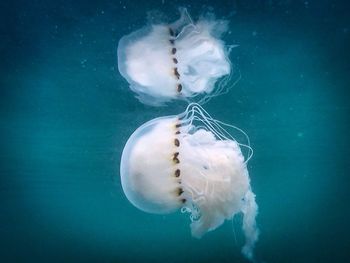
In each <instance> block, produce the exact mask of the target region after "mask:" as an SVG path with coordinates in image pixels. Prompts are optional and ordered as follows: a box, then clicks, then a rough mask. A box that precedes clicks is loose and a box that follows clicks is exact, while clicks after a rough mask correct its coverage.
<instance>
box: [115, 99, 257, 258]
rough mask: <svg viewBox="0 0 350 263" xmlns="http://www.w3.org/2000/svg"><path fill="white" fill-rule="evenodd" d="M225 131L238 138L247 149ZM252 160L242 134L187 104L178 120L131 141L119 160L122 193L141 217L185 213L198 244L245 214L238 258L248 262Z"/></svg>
mask: <svg viewBox="0 0 350 263" xmlns="http://www.w3.org/2000/svg"><path fill="white" fill-rule="evenodd" d="M228 129H231V130H232V131H235V132H239V133H242V134H243V136H244V137H245V138H246V142H245V144H243V143H239V142H238V141H237V140H235V138H234V137H233V136H232V135H231V133H230V132H228ZM242 149H244V150H245V152H246V157H245V156H244V154H243V153H242ZM252 155H253V150H252V148H251V146H250V142H249V138H248V136H247V135H246V134H245V133H244V132H243V131H242V130H240V129H239V128H237V127H235V126H233V125H229V124H225V123H223V122H221V121H218V120H215V119H213V118H212V117H211V116H210V115H209V114H208V113H207V112H206V111H205V110H204V109H203V108H202V107H201V106H200V105H199V104H197V103H191V104H189V106H188V107H187V109H186V110H185V112H183V113H182V114H179V115H176V116H167V117H160V118H156V119H153V120H151V121H149V122H147V123H145V124H143V125H142V126H141V127H139V128H138V129H137V130H136V131H135V132H134V133H133V134H132V135H131V137H130V138H129V140H128V141H127V143H126V145H125V147H124V150H123V154H122V159H121V168H120V174H121V182H122V187H123V190H124V192H125V195H126V196H127V198H128V199H129V201H130V202H131V203H132V204H133V205H134V206H136V207H137V208H139V209H141V210H143V211H146V212H149V213H156V214H166V213H171V212H174V211H176V210H179V209H180V211H181V212H183V213H189V214H190V219H191V232H192V235H193V236H194V237H198V238H199V237H201V236H202V235H203V234H205V233H206V232H208V231H212V230H214V229H216V228H217V227H219V226H220V225H221V224H223V222H224V221H225V220H230V219H232V218H233V217H234V216H235V215H236V214H239V213H241V214H243V225H242V229H243V232H244V234H245V239H246V242H245V245H244V247H243V249H242V252H243V253H244V255H245V256H247V257H248V258H250V259H252V258H253V252H252V251H253V248H254V244H255V242H256V241H257V239H258V230H257V227H256V222H255V217H256V215H257V210H258V207H257V204H256V202H255V195H254V193H253V192H252V189H251V186H250V178H249V174H248V170H247V162H248V160H249V159H250V158H251V157H252Z"/></svg>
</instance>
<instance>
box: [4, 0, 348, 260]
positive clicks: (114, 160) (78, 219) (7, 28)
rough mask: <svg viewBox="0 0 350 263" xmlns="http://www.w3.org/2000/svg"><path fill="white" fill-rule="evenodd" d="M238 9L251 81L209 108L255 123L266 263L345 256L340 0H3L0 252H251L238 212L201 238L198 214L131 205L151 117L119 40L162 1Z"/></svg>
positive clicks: (18, 256)
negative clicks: (127, 175)
mask: <svg viewBox="0 0 350 263" xmlns="http://www.w3.org/2000/svg"><path fill="white" fill-rule="evenodd" d="M178 6H187V7H188V8H189V11H190V13H191V14H192V15H193V16H194V17H196V16H198V15H199V14H201V13H202V11H203V10H205V9H206V8H207V7H208V6H210V7H212V8H213V10H214V12H215V13H216V14H217V16H218V17H223V16H224V17H228V18H229V19H230V21H231V22H230V33H229V34H227V35H225V36H224V40H225V41H226V42H227V43H232V44H238V45H239V46H238V47H237V48H235V49H234V50H233V51H232V53H231V59H232V62H233V63H234V64H235V65H236V66H237V67H238V68H239V70H240V71H241V74H242V79H241V80H240V81H239V83H238V84H237V85H236V86H235V87H233V88H232V90H231V92H230V93H228V94H226V95H224V96H221V97H217V98H215V99H212V100H211V101H210V102H209V103H208V104H206V105H205V108H206V110H208V111H209V112H210V113H211V114H212V116H213V117H214V118H217V119H220V120H222V121H225V122H228V123H232V124H234V125H236V126H238V127H240V128H242V129H243V130H245V131H246V132H247V133H248V134H249V136H250V139H251V142H252V146H253V148H254V151H255V154H254V157H253V159H252V160H251V161H250V162H249V171H250V176H251V180H252V187H253V190H254V192H255V193H256V195H257V202H258V205H259V215H258V218H257V221H258V225H259V228H260V231H261V235H260V240H259V242H258V244H257V248H256V253H257V258H258V259H260V260H261V261H262V262H339V261H341V260H342V261H343V262H345V261H346V259H347V257H346V256H347V253H348V249H349V244H350V242H349V238H348V234H349V233H348V232H349V231H348V225H347V223H348V221H349V220H348V218H349V204H348V203H347V202H348V201H349V195H348V191H347V190H348V185H349V179H348V174H347V171H348V169H349V168H350V167H349V162H348V156H349V153H350V152H349V147H348V146H349V138H348V133H349V132H348V131H349V130H348V127H349V117H348V116H349V113H350V107H349V104H348V101H349V91H348V86H349V78H350V77H349V75H348V74H349V54H350V53H349V46H350V45H349V44H350V43H349V34H350V32H349V29H350V23H349V19H348V14H347V12H348V11H347V10H349V7H347V6H346V4H345V3H342V2H341V1H308V2H305V1H202V4H198V5H197V4H193V3H192V4H191V1H176V2H170V1H166V0H163V1H147V2H144V3H140V2H137V1H99V2H98V3H89V2H87V1H35V2H34V1H33V2H31V3H30V4H29V3H28V2H26V1H23V2H20V1H2V2H1V3H0V10H1V11H0V12H1V16H0V21H1V23H0V36H1V42H0V54H1V61H0V76H1V78H0V84H1V96H0V98H1V103H0V114H1V115H0V116H1V118H0V121H1V133H2V136H1V146H2V147H1V150H0V163H1V166H0V242H1V248H0V252H1V253H0V258H1V262H14V261H18V262H32V261H33V262H246V260H245V259H244V258H243V256H242V255H241V253H240V248H241V246H242V245H243V242H244V240H243V236H242V233H241V232H240V226H239V223H240V219H239V218H237V220H235V221H234V222H233V224H232V223H231V222H226V223H225V224H224V225H223V226H221V227H220V228H218V229H217V230H215V231H214V232H211V233H208V234H207V235H205V236H204V237H203V238H202V239H200V240H197V239H194V238H192V237H191V235H190V229H189V223H190V221H189V218H188V216H186V215H183V214H181V213H175V214H171V215H167V216H158V215H152V214H147V213H143V212H141V211H139V210H137V209H136V208H134V207H133V206H132V205H131V204H130V203H129V202H128V200H127V199H126V197H125V196H124V194H123V191H122V188H121V184H120V179H119V161H120V157H121V152H122V149H123V146H124V144H125V143H126V140H127V139H128V137H129V136H130V135H131V133H132V132H133V131H134V130H135V129H136V128H137V127H139V126H140V125H141V124H142V123H144V122H146V121H148V120H150V119H152V118H155V117H158V116H163V115H169V114H178V113H180V112H182V111H183V110H184V108H185V106H186V105H185V104H183V103H180V104H171V105H170V106H169V107H161V108H154V107H150V106H145V105H142V104H140V103H139V102H138V101H137V100H136V99H135V98H134V95H133V94H132V92H130V90H129V89H128V84H127V82H126V81H125V80H124V79H123V78H122V77H121V76H120V75H119V73H118V71H117V65H116V62H117V58H116V51H117V43H118V40H119V39H120V38H121V37H122V36H123V35H125V34H127V33H129V32H131V31H133V30H135V29H138V28H140V27H142V26H143V25H144V24H145V23H146V16H147V12H148V11H150V10H158V11H161V12H163V13H164V14H165V15H167V16H168V18H169V19H170V20H173V19H176V18H177V7H178Z"/></svg>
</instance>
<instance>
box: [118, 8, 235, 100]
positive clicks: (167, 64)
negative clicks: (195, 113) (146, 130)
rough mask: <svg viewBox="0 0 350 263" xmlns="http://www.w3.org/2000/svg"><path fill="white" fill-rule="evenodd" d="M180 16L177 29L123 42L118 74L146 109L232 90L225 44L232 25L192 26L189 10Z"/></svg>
mask: <svg viewBox="0 0 350 263" xmlns="http://www.w3.org/2000/svg"><path fill="white" fill-rule="evenodd" d="M180 12H181V16H180V18H179V19H178V20H177V21H175V22H174V23H172V24H167V23H158V24H151V25H149V26H147V27H145V28H142V29H140V30H137V31H135V32H132V33H131V34H129V35H127V36H124V37H123V38H122V39H121V40H120V41H119V44H118V69H119V72H120V73H121V75H122V76H123V77H124V78H125V79H126V80H127V81H128V82H129V84H130V89H131V90H133V91H134V92H135V93H136V94H137V97H138V99H139V100H140V101H141V102H143V103H145V104H150V105H162V104H164V103H165V102H169V101H171V100H174V99H185V100H189V99H191V98H193V97H196V96H199V97H201V98H203V99H204V98H208V97H211V96H216V95H218V94H220V93H223V91H224V89H227V86H226V85H225V84H226V82H228V81H229V79H230V73H231V64H230V61H229V59H228V53H229V48H228V46H225V44H224V42H223V41H222V40H221V39H220V36H221V35H222V33H224V32H226V31H227V21H223V20H215V19H214V18H212V17H211V18H209V17H206V18H202V19H200V20H198V21H197V22H193V21H192V19H191V17H190V16H189V14H188V12H187V10H186V9H180ZM224 76H226V78H224V79H221V81H222V82H219V83H218V85H215V84H216V82H217V80H218V79H220V78H222V77H224ZM223 82H225V83H223ZM215 86H216V87H215ZM197 102H198V101H197Z"/></svg>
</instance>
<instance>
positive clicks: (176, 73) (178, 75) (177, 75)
mask: <svg viewBox="0 0 350 263" xmlns="http://www.w3.org/2000/svg"><path fill="white" fill-rule="evenodd" d="M174 74H175V76H176V77H177V79H180V73H179V72H178V71H177V68H174Z"/></svg>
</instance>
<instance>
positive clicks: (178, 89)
mask: <svg viewBox="0 0 350 263" xmlns="http://www.w3.org/2000/svg"><path fill="white" fill-rule="evenodd" d="M181 90H182V85H181V84H177V92H181Z"/></svg>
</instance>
